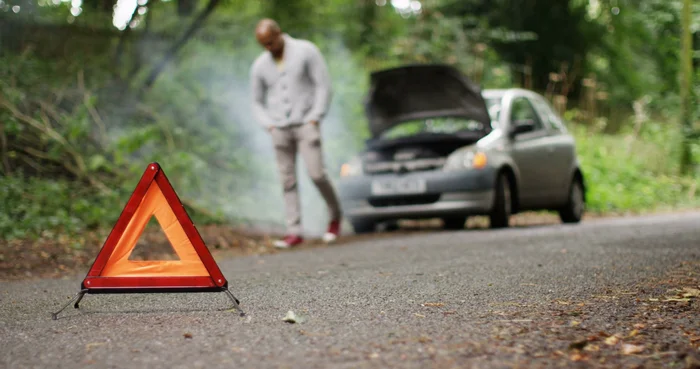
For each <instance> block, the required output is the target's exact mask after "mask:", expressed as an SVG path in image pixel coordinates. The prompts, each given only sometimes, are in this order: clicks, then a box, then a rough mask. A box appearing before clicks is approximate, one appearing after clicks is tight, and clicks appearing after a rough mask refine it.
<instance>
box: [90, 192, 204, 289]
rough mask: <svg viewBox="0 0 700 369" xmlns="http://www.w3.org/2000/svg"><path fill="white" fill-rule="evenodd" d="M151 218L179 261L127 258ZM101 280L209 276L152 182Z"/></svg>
mask: <svg viewBox="0 0 700 369" xmlns="http://www.w3.org/2000/svg"><path fill="white" fill-rule="evenodd" d="M152 216H155V217H156V220H157V221H158V223H159V224H160V226H161V228H162V229H163V232H164V233H165V236H166V237H167V238H168V241H170V244H171V245H172V246H173V249H174V250H175V253H176V254H177V256H178V257H179V258H180V260H164V261H151V260H149V261H130V260H129V255H131V252H132V251H133V249H134V246H136V242H137V241H138V239H139V237H141V234H142V233H143V230H144V229H145V228H146V225H147V224H148V222H149V221H150V220H151V217H152ZM101 276H103V277H117V276H121V277H128V276H161V277H168V276H209V273H208V272H207V269H206V267H204V263H202V261H201V260H200V259H199V256H198V255H197V251H196V250H195V249H194V246H192V242H190V240H189V238H188V237H187V235H186V234H185V230H184V229H183V228H182V225H181V224H180V223H179V222H178V221H177V217H176V216H175V213H173V210H172V209H171V208H170V205H169V204H168V201H167V200H166V199H165V196H163V192H162V191H161V190H160V188H159V187H158V184H157V183H156V182H152V183H151V185H150V186H149V187H148V191H147V192H146V196H144V198H143V200H142V201H141V204H140V205H139V207H138V208H137V209H136V212H135V213H134V216H133V217H132V218H131V220H130V221H129V225H127V227H126V230H125V231H124V233H123V235H122V237H121V239H119V242H117V245H116V246H115V248H114V251H113V252H112V255H111V256H110V258H109V260H107V263H106V265H105V267H104V269H103V270H102V274H101Z"/></svg>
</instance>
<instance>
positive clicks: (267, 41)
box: [255, 18, 284, 56]
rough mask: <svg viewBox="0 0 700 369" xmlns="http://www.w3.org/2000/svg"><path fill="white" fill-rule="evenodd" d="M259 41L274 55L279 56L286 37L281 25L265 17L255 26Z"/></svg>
mask: <svg viewBox="0 0 700 369" xmlns="http://www.w3.org/2000/svg"><path fill="white" fill-rule="evenodd" d="M255 38H256V39H257V40H258V43H260V45H261V46H262V47H264V48H265V49H267V51H269V52H271V53H272V55H274V56H279V55H280V54H281V53H282V50H283V49H284V38H283V37H282V30H281V29H280V26H279V25H278V24H277V22H275V21H274V20H272V19H269V18H265V19H263V20H261V21H260V22H258V25H257V26H256V27H255Z"/></svg>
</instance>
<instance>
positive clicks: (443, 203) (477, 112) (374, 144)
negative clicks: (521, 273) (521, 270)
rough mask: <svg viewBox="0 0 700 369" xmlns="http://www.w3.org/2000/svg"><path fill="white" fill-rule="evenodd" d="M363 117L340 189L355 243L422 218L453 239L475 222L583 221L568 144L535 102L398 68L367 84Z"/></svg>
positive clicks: (431, 70)
mask: <svg viewBox="0 0 700 369" xmlns="http://www.w3.org/2000/svg"><path fill="white" fill-rule="evenodd" d="M365 111H366V116H367V121H368V123H369V131H370V133H371V137H370V138H369V139H368V140H367V141H366V147H365V149H364V150H363V152H362V153H360V154H359V155H358V156H356V157H354V158H353V159H352V160H350V161H349V162H347V163H345V164H343V166H342V168H341V178H340V181H339V184H338V185H339V196H340V199H341V203H342V206H343V211H344V213H345V216H346V217H347V219H348V220H349V221H350V223H351V224H352V226H353V228H354V230H355V232H356V233H365V232H372V231H374V230H375V226H376V225H377V224H379V223H380V222H386V221H396V220H400V219H421V218H424V219H426V218H441V219H442V221H443V224H444V227H445V228H448V229H461V228H463V227H464V226H465V222H466V220H467V217H469V216H473V215H487V216H489V219H490V226H491V227H492V228H502V227H508V226H509V219H510V216H511V215H512V214H515V213H518V212H523V211H527V210H551V211H556V212H558V213H559V216H560V218H561V220H562V221H563V222H566V223H577V222H579V221H580V220H581V217H582V215H583V212H584V206H585V200H586V198H585V188H586V187H585V181H584V176H583V173H582V171H581V167H580V164H579V161H578V158H577V155H576V148H575V141H574V138H573V137H572V136H571V135H570V134H569V133H568V132H567V129H566V127H565V126H564V124H563V121H562V118H561V117H560V116H559V115H558V114H557V113H556V111H555V110H554V109H553V108H552V107H551V106H550V104H549V103H548V102H547V100H546V99H544V98H543V97H542V96H541V95H539V94H537V93H535V92H532V91H529V90H524V89H519V88H511V89H497V90H488V89H486V90H483V91H480V89H479V88H478V87H477V86H475V85H474V84H473V83H471V82H470V81H469V80H468V79H467V78H466V77H465V76H463V75H462V74H461V73H460V72H459V71H458V70H456V69H454V68H452V67H450V66H446V65H434V64H430V65H406V66H401V67H397V68H392V69H388V70H382V71H378V72H374V73H372V74H371V76H370V90H369V93H368V95H367V98H366V101H365Z"/></svg>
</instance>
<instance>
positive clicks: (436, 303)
mask: <svg viewBox="0 0 700 369" xmlns="http://www.w3.org/2000/svg"><path fill="white" fill-rule="evenodd" d="M422 305H423V306H433V307H440V306H445V304H444V303H442V302H426V303H425V304H422Z"/></svg>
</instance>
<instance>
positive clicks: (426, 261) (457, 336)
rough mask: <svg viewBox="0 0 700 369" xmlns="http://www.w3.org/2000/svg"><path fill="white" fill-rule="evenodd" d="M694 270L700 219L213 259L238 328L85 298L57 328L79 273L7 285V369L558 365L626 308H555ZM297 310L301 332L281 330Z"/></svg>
mask: <svg viewBox="0 0 700 369" xmlns="http://www.w3.org/2000/svg"><path fill="white" fill-rule="evenodd" d="M697 259H700V213H686V214H677V215H661V216H648V217H639V218H619V219H601V220H592V221H587V222H585V223H582V224H579V225H572V226H570V225H558V224H557V225H549V226H538V227H530V228H512V229H506V230H498V231H491V230H464V231H458V232H457V231H455V232H447V231H439V232H422V233H419V234H411V235H410V236H402V235H397V236H396V237H382V238H380V239H376V240H371V239H369V240H364V241H359V242H353V243H346V244H340V245H332V246H328V247H321V248H313V249H301V250H291V251H285V252H282V253H278V254H273V255H261V256H251V257H241V258H232V259H225V260H217V261H218V263H219V266H220V268H221V269H222V271H223V273H224V275H225V276H226V277H227V278H228V280H229V285H230V288H231V291H232V292H233V293H234V294H235V295H236V296H237V297H238V298H239V299H240V300H241V303H242V308H243V309H244V310H245V311H246V313H247V315H246V316H245V317H240V316H238V315H237V314H236V313H235V312H232V311H228V309H229V308H230V307H231V305H230V302H229V301H228V300H227V298H226V296H225V294H223V293H203V294H194V293H193V294H128V295H87V296H85V298H84V299H83V301H82V303H81V308H80V309H79V310H76V309H73V308H72V307H69V308H67V309H66V310H64V311H63V313H61V315H59V319H58V320H55V321H54V320H51V312H53V311H55V310H57V309H58V308H59V307H60V306H61V305H63V304H64V303H65V302H66V301H67V299H68V298H70V297H72V296H73V295H74V294H75V293H76V292H77V291H78V289H79V286H80V282H81V280H82V278H83V277H84V274H81V275H74V276H70V277H66V278H63V279H53V280H32V281H24V282H21V281H20V282H2V285H1V286H0V367H2V368H79V367H89V368H146V367H147V368H213V367H246V368H267V367H274V368H286V367H289V368H328V367H331V368H357V367H405V368H423V367H439V368H442V367H446V368H447V367H465V366H470V365H473V366H474V367H481V368H491V367H494V368H496V367H497V368H501V367H517V365H519V364H521V363H523V360H532V361H531V364H532V365H531V367H533V366H538V365H539V366H543V367H547V366H554V364H552V363H553V361H551V360H554V359H556V358H557V357H558V356H557V354H553V352H554V353H556V352H558V353H559V354H558V355H559V356H562V355H566V356H567V357H566V360H570V359H571V358H570V357H568V355H570V351H567V345H569V344H570V342H569V341H567V339H569V338H570V339H576V337H577V336H576V335H577V334H578V333H576V332H574V333H573V334H572V335H571V337H569V336H566V335H565V334H564V333H562V332H564V330H565V328H566V327H571V326H576V325H581V326H586V324H590V325H595V324H601V327H607V328H609V329H610V330H614V329H615V326H614V321H616V320H618V319H623V318H624V316H625V314H627V312H628V310H624V309H625V308H624V307H620V308H618V307H616V305H614V304H613V305H610V304H609V305H605V307H602V305H600V306H598V305H595V306H598V307H597V308H596V309H598V310H591V311H588V313H587V314H590V315H589V316H578V315H577V314H571V316H565V317H564V318H562V317H561V316H560V315H561V314H559V315H556V314H554V313H553V312H556V311H558V310H556V309H554V310H553V308H552V307H553V306H559V305H558V304H560V305H561V306H562V307H563V308H564V307H567V306H574V305H573V304H575V302H581V301H586V300H591V301H592V299H594V297H595V296H599V295H605V294H608V295H610V294H613V293H614V292H613V291H618V292H620V291H621V293H622V294H624V293H625V291H627V293H632V294H634V293H635V289H638V288H639V287H638V285H639V283H640V282H641V281H648V280H655V278H657V279H658V278H662V277H663V276H664V275H665V273H668V271H669V270H673V268H675V267H676V266H678V265H679V263H681V262H683V261H688V260H697ZM630 291H631V292H630ZM647 292H648V291H647ZM620 296H622V295H620ZM579 306H584V305H579ZM289 310H292V311H294V312H295V314H296V315H297V318H298V319H299V321H297V322H296V323H294V324H292V323H287V322H284V321H283V320H282V319H283V318H284V317H285V315H286V314H287V312H288V311H289ZM626 316H629V314H627V315H626ZM576 320H578V322H577V321H576ZM610 321H613V323H610ZM557 324H558V325H557ZM611 324H612V325H611ZM689 324H691V325H692V324H698V323H697V322H692V321H690V322H689ZM564 325H566V327H564ZM558 326H561V327H563V328H562V329H563V330H562V331H557V327H558ZM640 327H641V326H640ZM596 329H597V328H596ZM640 329H641V328H640ZM557 332H558V333H557ZM535 333H537V334H535ZM579 333H580V336H581V337H585V335H586V334H587V331H585V330H584V331H581V332H579ZM562 334H564V335H562ZM567 334H568V333H567ZM537 339H540V340H541V341H539V342H538V341H537ZM667 349H668V350H672V349H673V347H671V348H667ZM562 353H564V354H562ZM639 360H645V359H643V358H642V359H639ZM662 360H663V359H662ZM575 361H576V360H574V362H575ZM601 362H602V360H601Z"/></svg>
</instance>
